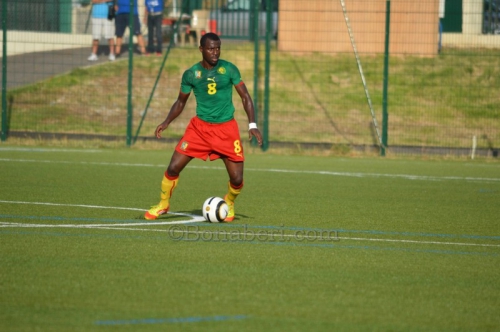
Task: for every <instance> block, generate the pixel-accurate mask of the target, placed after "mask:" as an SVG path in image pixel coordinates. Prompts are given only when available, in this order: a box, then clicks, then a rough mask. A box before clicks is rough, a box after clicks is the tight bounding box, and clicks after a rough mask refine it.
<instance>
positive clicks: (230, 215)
mask: <svg viewBox="0 0 500 332" xmlns="http://www.w3.org/2000/svg"><path fill="white" fill-rule="evenodd" d="M224 201H226V204H227V207H228V210H229V211H228V213H227V217H226V219H224V222H231V221H233V220H234V202H231V201H230V200H228V199H227V195H226V196H224Z"/></svg>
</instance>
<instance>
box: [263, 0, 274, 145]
mask: <svg viewBox="0 0 500 332" xmlns="http://www.w3.org/2000/svg"><path fill="white" fill-rule="evenodd" d="M272 19H273V17H272V7H271V0H266V63H265V64H266V65H265V73H264V75H265V76H264V122H263V126H262V139H263V140H262V150H263V151H266V150H267V149H268V148H269V72H270V66H271V64H270V63H271V37H272V34H273V23H272Z"/></svg>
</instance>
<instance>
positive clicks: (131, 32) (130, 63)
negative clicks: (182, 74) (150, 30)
mask: <svg viewBox="0 0 500 332" xmlns="http://www.w3.org/2000/svg"><path fill="white" fill-rule="evenodd" d="M134 11H135V6H134V0H130V13H129V17H128V34H129V38H128V90H127V146H132V118H133V109H132V78H133V71H134V31H135V30H134Z"/></svg>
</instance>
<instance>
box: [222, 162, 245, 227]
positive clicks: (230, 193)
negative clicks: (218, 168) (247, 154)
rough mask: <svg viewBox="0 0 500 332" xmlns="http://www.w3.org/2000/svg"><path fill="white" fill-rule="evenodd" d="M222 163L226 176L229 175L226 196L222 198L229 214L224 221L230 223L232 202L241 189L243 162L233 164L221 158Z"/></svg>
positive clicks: (232, 217) (232, 209)
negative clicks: (224, 166)
mask: <svg viewBox="0 0 500 332" xmlns="http://www.w3.org/2000/svg"><path fill="white" fill-rule="evenodd" d="M222 161H224V164H225V165H226V170H227V174H228V175H229V182H228V185H227V194H226V195H225V196H224V201H226V203H227V205H228V207H229V213H228V215H227V217H226V219H224V221H225V222H231V221H233V220H234V201H235V200H236V197H238V195H239V194H240V193H241V189H242V188H243V162H242V161H240V162H234V161H231V160H229V159H228V158H227V157H226V158H222Z"/></svg>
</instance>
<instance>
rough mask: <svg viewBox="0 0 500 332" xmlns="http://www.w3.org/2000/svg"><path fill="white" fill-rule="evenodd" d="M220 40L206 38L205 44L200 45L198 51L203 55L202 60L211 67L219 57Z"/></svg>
mask: <svg viewBox="0 0 500 332" xmlns="http://www.w3.org/2000/svg"><path fill="white" fill-rule="evenodd" d="M220 44H221V41H220V40H217V41H215V40H210V39H208V40H207V41H206V43H205V46H200V52H201V54H202V55H203V61H204V62H205V63H206V64H208V65H210V66H211V67H215V66H216V65H217V62H218V61H219V57H220Z"/></svg>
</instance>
